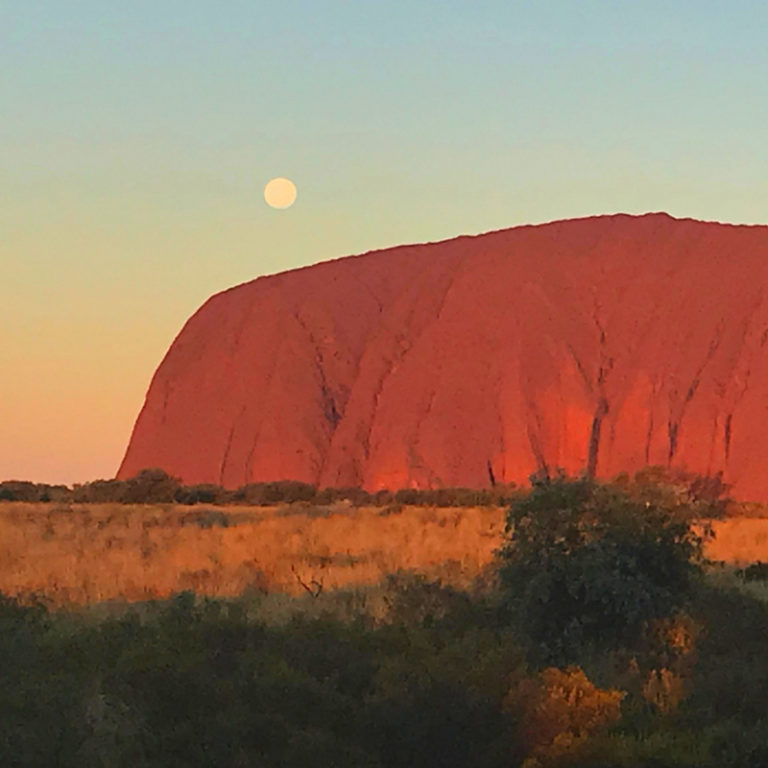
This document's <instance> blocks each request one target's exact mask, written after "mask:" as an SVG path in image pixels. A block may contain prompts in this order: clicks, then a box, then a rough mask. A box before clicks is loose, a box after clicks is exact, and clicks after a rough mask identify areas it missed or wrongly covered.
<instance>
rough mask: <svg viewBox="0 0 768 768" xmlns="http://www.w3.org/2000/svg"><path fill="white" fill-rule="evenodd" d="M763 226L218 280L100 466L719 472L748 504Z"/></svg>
mask: <svg viewBox="0 0 768 768" xmlns="http://www.w3.org/2000/svg"><path fill="white" fill-rule="evenodd" d="M766 285H768V227H748V226H732V225H723V224H713V223H703V222H698V221H692V220H677V219H673V218H671V217H669V216H667V215H665V214H650V215H646V216H639V217H633V216H626V215H617V216H602V217H596V218H589V219H579V220H572V221H562V222H556V223H552V224H546V225H540V226H526V227H517V228H514V229H509V230H504V231H500V232H493V233H489V234H485V235H480V236H477V237H459V238H456V239H454V240H448V241H445V242H440V243H432V244H427V245H413V246H402V247H397V248H392V249H388V250H384V251H377V252H374V253H368V254H364V255H362V256H355V257H349V258H344V259H339V260H336V261H332V262H327V263H323V264H317V265H315V266H313V267H308V268H305V269H299V270H295V271H292V272H286V273H283V274H279V275H274V276H271V277H263V278H259V279H258V280H254V281H253V282H250V283H246V284H244V285H240V286H238V287H236V288H232V289H231V290H228V291H225V292H223V293H220V294H217V295H216V296H213V297H212V298H211V299H209V300H208V301H207V302H206V303H205V304H204V305H203V306H202V307H201V308H200V309H199V310H198V311H197V312H196V313H195V314H194V315H193V316H192V318H191V319H190V320H189V321H188V322H187V324H186V325H185V326H184V328H183V329H182V331H181V333H180V334H179V336H178V337H177V339H176V340H175V341H174V343H173V345H172V346H171V348H170V350H169V351H168V353H167V355H166V357H165V359H164V360H163V362H162V364H161V365H160V367H159V369H158V370H157V372H156V373H155V376H154V378H153V380H152V383H151V386H150V388H149V392H148V394H147V398H146V402H145V405H144V407H143V409H142V411H141V413H140V414H139V417H138V420H137V422H136V426H135V428H134V432H133V435H132V437H131V441H130V445H129V446H128V450H127V452H126V456H125V458H124V460H123V463H122V466H121V467H120V471H119V475H118V476H119V477H127V476H130V475H132V474H134V473H136V472H137V471H138V470H139V469H141V468H143V467H149V466H152V467H163V468H164V469H166V470H167V471H168V472H170V473H172V474H174V475H177V476H179V477H181V478H182V479H183V480H184V481H185V482H187V483H195V482H213V483H221V484H223V485H225V486H230V487H231V486H238V485H240V484H243V483H246V482H251V481H259V480H278V479H296V480H304V481H308V482H313V483H318V484H320V485H321V486H325V485H334V486H350V485H361V486H364V487H365V488H367V489H369V490H376V489H379V488H393V489H394V488H401V487H408V486H415V487H429V486H440V485H449V486H488V485H489V484H490V482H491V478H493V479H494V480H495V481H496V482H509V481H518V482H520V481H525V480H526V479H527V477H528V476H529V475H530V474H531V473H532V472H534V471H536V470H537V469H539V468H548V469H550V470H553V469H554V468H557V467H562V468H563V469H565V470H567V471H569V472H578V471H581V470H585V469H589V470H593V471H595V472H596V473H597V474H598V475H600V476H612V475H615V474H616V473H618V472H620V471H633V470H636V469H639V468H641V467H643V466H645V465H648V464H662V465H670V464H671V465H673V466H678V467H685V468H687V469H689V470H691V471H695V472H700V473H715V472H720V471H722V472H723V473H724V477H725V480H726V481H727V482H730V483H733V493H734V495H735V496H737V497H739V498H745V499H752V500H764V501H768V472H766V471H765V465H766V461H767V460H768V347H766V341H767V340H768V302H767V301H765V300H764V292H765V287H766Z"/></svg>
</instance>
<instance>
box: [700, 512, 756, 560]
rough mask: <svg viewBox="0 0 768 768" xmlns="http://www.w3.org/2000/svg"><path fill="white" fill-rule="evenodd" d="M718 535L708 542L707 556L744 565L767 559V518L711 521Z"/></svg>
mask: <svg viewBox="0 0 768 768" xmlns="http://www.w3.org/2000/svg"><path fill="white" fill-rule="evenodd" d="M712 530H713V531H714V534H715V538H714V539H713V540H712V541H711V542H710V543H709V544H708V545H707V549H706V554H707V557H709V558H711V559H712V560H721V561H723V562H726V563H730V564H732V565H738V566H744V565H748V564H749V563H755V562H758V561H763V562H768V518H765V517H762V518H758V517H731V518H727V519H726V520H715V521H714V522H713V523H712Z"/></svg>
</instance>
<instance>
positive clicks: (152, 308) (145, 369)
mask: <svg viewBox="0 0 768 768" xmlns="http://www.w3.org/2000/svg"><path fill="white" fill-rule="evenodd" d="M767 29H768V6H767V5H766V4H765V3H764V2H758V1H757V0H755V1H754V2H739V1H738V0H731V1H730V2H727V3H726V2H707V0H685V1H683V2H675V0H665V2H657V1H656V0H643V2H638V3H632V2H629V1H628V0H627V1H626V2H625V1H624V0H613V1H612V2H607V1H605V0H601V1H597V0H592V1H590V0H578V2H577V1H576V0H538V1H536V2H534V0H529V1H528V2H522V1H520V2H515V1H513V0H506V1H505V2H502V1H500V0H496V1H493V2H491V1H489V2H482V0H462V2H458V1H457V0H442V1H441V2H434V0H431V1H429V2H427V1H425V0H421V1H418V0H407V1H405V0H387V2H383V1H382V0H377V1H376V2H371V1H368V0H347V1H342V0H335V1H332V0H329V1H327V2H323V1H322V0H315V2H310V1H309V0H303V1H300V0H294V1H291V0H280V1H279V2H278V0H217V1H216V2H214V1H213V0H210V1H208V2H201V1H199V0H151V1H150V0H58V1H54V0H34V1H32V0H0V289H1V290H2V293H1V296H2V301H0V479H8V478H12V477H13V478H25V479H32V480H37V481H48V482H67V483H71V482H80V481H85V480H88V479H95V478H97V477H111V476H113V475H114V473H115V471H116V469H117V466H118V464H119V461H120V459H121V457H122V453H123V450H124V449H125V446H126V444H127V441H128V437H129V434H130V430H131V428H132V426H133V421H134V420H135V418H136V415H137V413H138V411H139V408H140V407H141V404H142V402H143V398H144V394H145V392H146V389H147V386H148V384H149V380H150V377H151V375H152V373H153V372H154V370H155V368H156V366H157V365H158V363H159V362H160V360H161V358H162V356H163V354H164V353H165V351H166V349H167V347H168V346H169V344H170V342H171V341H172V339H173V338H174V336H175V335H176V333H177V332H178V331H179V330H180V328H181V326H182V324H183V322H184V321H185V320H186V319H187V317H188V316H189V315H190V314H191V313H192V312H193V311H194V310H195V309H196V308H197V307H198V306H199V305H200V304H201V303H202V302H203V301H204V300H205V299H206V298H207V297H208V296H209V295H210V294H212V293H214V292H216V291H219V290H222V289H224V288H227V287H229V286H231V285H234V284H237V283H240V282H243V281H246V280H250V279H252V278H255V277H257V276H259V275H262V274H268V273H273V272H278V271H281V270H284V269H288V268H291V267H296V266H300V265H305V264H311V263H314V262H317V261H321V260H324V259H328V258H334V257H337V256H343V255H347V254H351V253H358V252H362V251H366V250H371V249H374V248H380V247H385V246H389V245H397V244H400V243H404V242H417V241H426V240H440V239H445V238H448V237H452V236H454V235H458V234H462V233H477V232H482V231H486V230H492V229H500V228H504V227H509V226H513V225H516V224H521V223H528V222H541V221H547V220H551V219H559V218H568V217H573V216H583V215H588V214H597V213H612V212H617V211H626V212H630V213H640V212H645V211H657V210H665V211H668V212H669V213H671V214H673V215H675V216H693V217H696V218H703V219H715V220H720V221H732V222H766V221H768V141H767V140H766V125H768V88H766V83H768V46H767V45H766V37H765V35H766V30H767ZM273 176H287V177H289V178H291V179H293V180H294V181H295V182H296V184H297V186H298V189H299V198H298V200H297V202H296V204H295V205H294V206H293V207H292V208H290V209H288V210H285V211H276V210H273V209H270V208H268V207H267V206H266V205H265V203H264V200H263V197H262V190H263V187H264V184H265V183H266V182H267V181H268V180H269V179H270V178H271V177H273Z"/></svg>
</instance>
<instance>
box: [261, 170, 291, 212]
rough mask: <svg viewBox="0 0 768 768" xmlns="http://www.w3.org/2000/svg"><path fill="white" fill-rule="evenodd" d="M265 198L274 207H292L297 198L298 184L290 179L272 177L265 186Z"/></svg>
mask: <svg viewBox="0 0 768 768" xmlns="http://www.w3.org/2000/svg"><path fill="white" fill-rule="evenodd" d="M264 199H265V200H266V201H267V205H271V206H272V207H273V208H290V207H291V206H292V205H293V203H294V201H295V200H296V185H295V184H294V183H293V182H292V181H291V180H290V179H284V178H282V177H278V178H276V179H272V180H271V181H269V182H268V183H267V186H266V187H264Z"/></svg>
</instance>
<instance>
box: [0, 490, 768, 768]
mask: <svg viewBox="0 0 768 768" xmlns="http://www.w3.org/2000/svg"><path fill="white" fill-rule="evenodd" d="M721 496H722V493H721V492H720V490H718V489H714V491H712V489H710V491H708V492H706V493H704V492H702V493H694V492H693V491H692V490H691V488H690V487H688V488H687V489H685V488H680V487H675V486H674V485H670V484H669V483H667V482H666V481H665V482H662V483H660V482H657V480H654V479H653V478H650V477H649V476H648V475H646V476H641V477H639V478H638V477H635V478H621V479H619V481H617V482H616V483H600V482H596V481H594V480H592V479H589V478H568V477H565V476H557V477H554V478H534V482H533V485H532V488H531V490H530V491H529V492H526V493H522V492H520V493H517V494H516V495H515V496H514V498H512V499H511V501H510V503H509V506H508V508H507V509H505V510H500V509H498V508H494V507H488V508H484V507H476V508H473V511H471V510H462V509H456V510H452V509H441V508H429V509H415V508H410V507H403V508H395V509H390V508H387V507H373V506H371V507H359V508H357V507H354V506H352V505H351V504H349V503H338V502H336V503H335V505H328V506H325V507H324V506H321V505H317V504H315V503H314V502H310V501H306V500H305V501H304V502H301V504H303V505H305V506H303V507H301V508H300V509H301V511H298V512H297V505H296V504H293V505H287V506H286V505H284V506H279V505H278V506H274V505H273V506H271V507H263V508H260V509H256V508H246V507H235V506H229V507H226V506H213V505H211V506H210V507H208V506H206V507H201V506H200V505H198V506H193V507H183V508H181V507H178V506H171V507H168V508H167V509H163V508H157V507H143V508H142V507H138V506H136V507H132V506H130V505H126V504H120V505H115V504H114V503H113V504H111V505H106V506H105V507H104V508H103V509H101V510H99V509H98V507H94V506H91V507H87V506H86V507H77V506H76V505H75V503H70V504H69V506H67V505H66V504H65V505H64V507H63V508H61V509H59V511H57V512H55V513H54V512H53V511H52V508H50V507H42V508H41V507H40V506H39V505H32V504H27V505H25V504H21V503H16V504H14V505H13V510H14V511H13V514H15V515H16V516H17V518H18V520H21V521H22V523H23V521H24V520H33V519H34V518H35V515H38V516H42V518H43V519H44V518H45V516H46V515H48V514H49V513H51V515H52V517H51V520H49V521H48V522H46V523H45V524H46V525H48V524H50V526H51V532H50V534H48V538H47V540H46V542H47V543H49V544H50V543H51V542H57V541H58V540H59V539H62V540H66V538H67V537H66V536H63V532H64V531H65V528H66V526H67V525H69V526H70V527H69V528H66V530H67V531H68V532H69V533H68V535H69V536H70V537H71V540H70V541H69V545H70V546H71V547H72V549H73V550H77V548H78V547H80V548H81V551H82V552H85V551H86V550H87V548H88V547H89V546H95V543H97V542H101V543H99V544H98V546H99V547H100V548H99V549H98V552H99V556H98V558H96V559H103V558H106V557H107V554H106V553H108V552H109V551H111V550H115V551H117V552H119V551H120V550H121V548H122V547H126V546H128V545H127V544H126V543H125V541H123V543H122V544H121V543H119V542H120V541H121V540H120V539H119V537H117V536H116V531H118V530H119V529H120V528H121V526H122V527H124V529H125V531H126V539H127V540H130V539H132V538H133V537H136V536H138V540H139V541H140V542H141V543H142V546H143V547H144V548H145V551H146V553H147V555H146V564H147V568H148V569H149V570H150V572H151V573H152V574H153V577H157V578H160V576H161V575H162V573H163V571H164V570H169V569H171V568H172V566H171V563H172V562H173V557H174V555H169V558H170V559H169V560H167V561H159V562H163V565H162V567H158V569H157V571H151V567H150V565H151V563H152V562H153V558H161V557H162V552H163V549H164V548H165V547H170V548H171V549H170V551H171V552H172V551H173V549H172V545H173V540H174V538H178V537H181V538H184V537H185V536H188V538H186V539H185V540H184V541H183V542H182V544H183V547H182V548H183V549H184V551H186V552H192V551H195V547H196V546H197V547H198V548H202V549H203V554H204V553H205V547H203V544H202V542H203V541H206V540H207V541H210V540H211V538H213V539H216V538H217V537H221V538H220V539H219V541H221V542H224V541H226V536H227V535H230V534H232V533H233V532H237V531H238V529H241V530H240V532H241V533H243V532H244V531H245V530H248V531H250V535H249V536H244V539H243V541H242V542H240V545H241V546H242V547H243V551H245V550H247V549H249V548H250V551H258V545H259V543H261V544H263V543H264V540H265V539H267V538H269V537H270V536H272V537H273V538H272V539H271V541H272V542H273V545H274V546H275V547H278V546H282V547H283V549H287V550H290V548H291V547H292V546H295V545H296V542H298V541H301V540H302V539H301V537H305V538H304V539H303V541H305V542H310V541H311V542H312V544H311V546H312V547H313V548H315V549H317V548H318V544H319V542H320V538H319V537H320V536H321V534H320V533H319V531H320V530H321V527H322V526H323V525H327V526H329V528H328V530H327V531H326V533H328V536H327V537H326V538H325V539H323V540H322V541H323V542H324V543H325V545H327V549H326V550H323V554H322V557H324V558H325V560H322V561H321V560H320V559H318V560H316V561H314V563H315V564H314V566H313V567H314V568H315V570H311V569H307V570H302V569H303V567H304V566H305V565H306V564H307V563H309V562H310V561H309V559H307V558H306V557H305V559H304V560H301V559H297V558H295V556H294V561H293V562H290V563H286V566H287V570H286V572H285V574H284V576H285V578H286V579H289V580H290V581H291V583H292V585H293V587H292V588H291V589H290V590H289V589H284V590H280V589H279V588H277V589H276V588H274V585H270V584H269V583H268V579H267V580H265V577H264V572H263V571H262V573H261V575H258V572H259V571H261V568H260V567H257V566H254V572H253V574H252V577H253V578H252V581H251V582H249V583H247V584H246V583H245V582H243V584H238V585H236V584H234V583H233V584H231V585H229V586H230V587H232V589H231V592H229V591H228V590H227V589H220V590H219V591H218V592H216V596H212V595H203V594H200V593H199V592H201V591H205V590H196V589H195V588H194V585H192V584H190V585H189V586H190V588H188V589H186V590H184V591H179V590H178V589H177V586H178V585H177V584H176V583H174V582H173V579H168V581H166V582H165V583H164V584H163V585H162V588H160V589H158V590H157V593H156V594H155V598H156V599H146V598H148V597H152V594H151V593H148V592H143V593H142V592H141V590H138V591H137V592H136V593H135V594H130V595H123V597H124V598H126V599H128V600H132V601H133V602H126V601H125V600H123V601H117V600H111V601H107V602H98V600H99V598H98V596H97V595H95V593H94V594H87V595H85V594H83V595H75V594H74V593H73V596H74V597H75V598H77V599H69V600H64V599H59V600H51V599H50V596H46V590H45V589H38V590H26V592H25V590H16V594H15V596H14V597H10V596H7V597H3V598H2V599H0V653H2V659H3V664H2V665H0V679H1V680H2V685H0V764H3V765H5V764H7V765H19V766H53V765H57V766H78V767H79V766H84V767H86V768H87V767H88V766H123V765H131V766H139V767H140V768H141V767H143V766H146V767H149V766H153V767H154V766H211V765H215V766H233V767H234V766H270V767H271V766H275V767H277V766H280V768H291V767H292V766H306V765H312V766H320V767H324V766H328V767H329V768H330V767H331V766H334V767H335V766H341V767H344V766H350V768H351V767H352V766H356V767H357V766H370V767H371V768H385V767H386V768H399V767H400V766H403V767H405V766H408V768H412V767H413V768H420V767H421V766H424V768H427V767H428V768H453V767H455V768H459V767H462V768H496V767H497V766H498V767H499V768H501V767H502V766H504V767H505V768H506V767H508V766H524V767H525V768H546V767H547V766H572V767H573V768H579V767H580V766H581V767H584V768H586V766H600V767H601V768H610V767H611V766H617V767H618V766H637V767H638V768H639V767H640V766H701V767H702V768H709V766H712V768H714V767H715V766H717V767H718V768H721V767H724V768H730V767H731V766H733V767H735V766H759V765H763V764H767V763H768V748H767V747H766V745H768V718H767V717H766V712H768V707H767V706H766V705H767V704H768V695H767V694H766V691H768V654H766V651H765V647H766V646H765V641H766V638H767V637H768V602H766V600H765V598H764V597H763V595H761V594H760V593H758V592H756V591H755V590H754V589H753V588H754V586H755V585H759V584H761V579H762V577H763V575H764V573H763V571H764V568H761V567H759V566H756V567H752V568H751V570H750V567H749V566H748V565H747V564H746V563H745V564H742V568H741V570H740V571H737V570H736V569H735V568H731V569H724V568H723V567H722V566H715V565H713V563H712V562H711V561H710V558H711V552H712V547H713V546H714V544H715V542H716V541H717V535H718V531H719V528H718V526H720V527H722V526H724V525H727V524H728V523H729V522H730V521H729V520H713V521H709V522H708V521H706V520H705V521H704V522H702V518H703V514H702V512H703V510H705V509H706V510H710V511H711V512H712V514H716V515H721V511H722V510H721V508H720V505H719V500H720V499H721ZM52 503H53V502H50V504H52ZM470 512H471V514H472V515H474V517H472V516H471V515H470ZM86 515H90V517H89V518H87V520H86V517H85V516H86ZM110 515H112V516H113V517H111V518H110V517H109V516H110ZM121 515H122V516H121ZM142 515H143V519H142ZM249 515H257V516H258V517H255V518H249V517H248V516H249ZM409 515H410V516H412V517H413V518H414V521H413V523H412V524H407V525H406V522H407V518H408V517H409ZM57 516H58V517H57ZM494 516H495V517H494ZM7 517H8V512H7V511H6V515H5V516H3V517H2V518H0V519H5V520H6V521H7ZM470 519H471V520H474V522H473V524H472V525H471V526H470V525H468V523H467V521H468V520H470ZM148 520H153V521H154V522H153V523H152V524H150V525H148V526H144V523H145V522H147V521H148ZM169 520H172V521H173V524H172V525H170V524H167V523H168V521H169ZM398 521H400V522H398ZM404 521H405V522H404ZM489 521H491V522H493V525H492V526H490V525H489ZM139 522H141V525H140V524H139ZM754 522H759V521H754ZM30 525H31V523H30ZM248 525H253V526H254V528H253V529H244V528H243V526H248ZM398 525H400V526H402V528H401V529H399V528H398ZM256 526H264V527H262V528H259V527H256ZM270 526H271V528H270ZM291 526H295V527H291ZM369 526H372V530H370V532H369V533H365V530H366V528H367V527H369ZM377 526H378V527H377ZM22 527H23V526H22ZM270 530H271V531H272V532H271V533H269V531H270ZM78 531H83V533H82V534H80V533H78ZM158 531H161V532H163V533H162V534H160V533H156V532H158ZM355 531H358V533H357V534H356V535H358V536H360V537H362V538H361V539H360V540H358V543H359V544H363V543H365V542H367V545H368V552H369V556H370V557H373V555H372V553H373V552H381V551H383V550H382V547H383V542H384V540H385V539H386V538H387V536H391V537H394V538H395V540H396V542H397V546H396V547H395V548H394V549H393V551H395V550H396V549H397V547H399V548H400V552H399V557H400V559H399V560H398V559H396V558H394V556H393V557H392V558H391V559H389V560H387V559H386V558H383V559H382V560H381V561H380V562H379V563H378V564H377V567H376V569H374V570H373V571H371V572H370V573H369V574H368V575H369V577H368V578H365V577H364V578H359V579H350V580H348V581H346V582H345V581H343V580H341V579H338V580H335V581H334V580H333V579H330V578H329V574H330V573H331V570H330V569H331V565H329V564H328V561H329V560H330V561H333V567H338V568H340V569H343V568H348V569H352V570H353V569H354V568H356V567H361V566H362V563H361V562H354V559H355V557H356V556H357V555H355V554H354V552H355V551H357V550H355V549H354V547H351V546H350V547H347V550H346V551H345V550H344V549H343V547H344V545H345V543H346V544H348V543H349V542H350V541H351V540H352V538H351V537H352V536H353V535H355ZM3 533H4V534H5V535H4V537H3V541H5V540H6V536H7V533H8V529H6V530H5V531H3ZM481 534H484V535H483V536H481ZM30 535H31V534H30ZM441 535H442V537H443V538H440V537H441ZM713 535H714V538H713ZM109 536H112V537H113V538H114V539H115V540H114V541H112V544H111V545H109V546H107V545H106V541H107V540H108V537H109ZM365 536H369V537H370V538H368V539H365ZM473 536H475V537H477V540H478V541H480V540H482V541H483V544H482V547H478V548H477V549H476V551H475V554H474V555H473V558H474V559H473V558H469V557H465V558H464V559H463V560H462V559H461V557H458V559H457V560H456V561H455V562H454V566H453V567H451V568H448V567H447V566H446V555H447V554H449V552H450V551H451V550H450V549H449V547H451V546H455V547H456V550H455V551H456V552H458V551H459V550H460V549H461V548H462V547H464V549H465V551H466V549H467V542H466V540H465V539H468V538H470V539H471V538H472V537H473ZM100 537H103V539H100ZM205 537H207V539H206V538H205ZM296 537H298V538H296ZM313 537H314V538H313ZM398 537H399V538H398ZM412 539H413V540H415V543H413V542H411V541H410V540H412ZM233 541H237V539H234V540H233ZM409 542H410V543H409ZM17 543H18V542H17ZM56 546H58V544H57V545H56ZM409 547H411V549H409ZM55 551H60V552H62V553H63V549H61V550H56V549H52V550H49V551H40V552H39V553H38V556H37V557H32V556H31V555H30V553H26V554H23V555H21V556H20V561H23V560H24V559H25V558H26V559H30V560H35V561H36V562H37V564H38V565H39V566H40V567H44V563H45V560H46V559H55V558H54V552H55ZM217 551H218V552H219V553H222V552H225V551H227V550H226V548H221V549H219V550H217ZM293 551H294V553H295V552H296V550H293ZM318 551H319V550H318ZM361 551H362V550H361ZM409 552H410V553H411V554H410V555H408V553H409ZM427 552H429V553H431V554H430V557H431V558H432V560H430V561H428V560H427V559H425V557H424V555H425V553H427ZM12 555H13V548H12V547H8V548H6V549H5V550H4V552H3V558H5V561H4V564H3V569H7V568H9V567H10V565H13V564H12V563H10V560H9V558H11V557H12ZM305 555H307V553H306V552H305ZM342 555H345V556H346V557H347V558H348V559H347V560H346V561H345V562H344V563H342V561H341V559H340V558H341V557H342ZM62 556H63V554H62ZM177 556H178V555H177ZM219 557H220V563H219V565H220V567H221V571H220V575H221V574H224V573H227V572H228V571H227V570H226V569H227V567H228V565H227V562H228V561H226V558H225V557H222V556H221V554H220V555H219ZM441 558H443V559H442V560H441ZM118 561H119V558H118V560H116V561H115V562H118ZM125 562H126V563H130V558H127V559H126V561H125ZM262 562H265V560H264V558H262ZM323 563H325V566H323ZM429 563H431V565H432V566H434V567H432V568H431V569H430V567H429ZM184 564H185V563H184V562H181V563H180V565H184ZM425 564H426V567H425ZM22 565H23V563H22V562H17V563H16V564H15V565H14V567H17V568H21V567H22ZM71 565H72V567H73V568H74V569H75V570H77V567H78V557H77V554H76V552H75V553H74V554H73V559H72V561H71ZM214 566H215V563H213V562H211V568H213V567H214ZM441 569H442V570H441ZM214 570H215V569H214ZM117 572H118V571H115V573H117ZM362 574H363V571H362V570H361V571H359V572H358V575H362ZM83 575H84V576H85V575H87V574H83ZM133 575H134V577H135V576H136V574H135V573H134V574H133ZM87 583H88V580H87V579H85V580H83V581H82V584H87ZM124 583H127V581H126V582H124ZM201 584H203V585H204V586H207V587H210V586H211V583H210V582H206V581H205V580H202V581H201ZM236 587H237V588H236ZM241 587H242V588H241ZM3 589H5V591H6V592H7V591H8V587H7V584H6V585H5V586H4V587H3ZM211 591H212V590H211ZM35 592H36V593H37V594H33V593H35ZM173 592H176V594H172V593H173ZM196 592H198V593H197V594H196ZM289 592H293V594H288V593H289ZM54 594H55V590H54ZM114 596H116V595H113V597H114Z"/></svg>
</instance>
